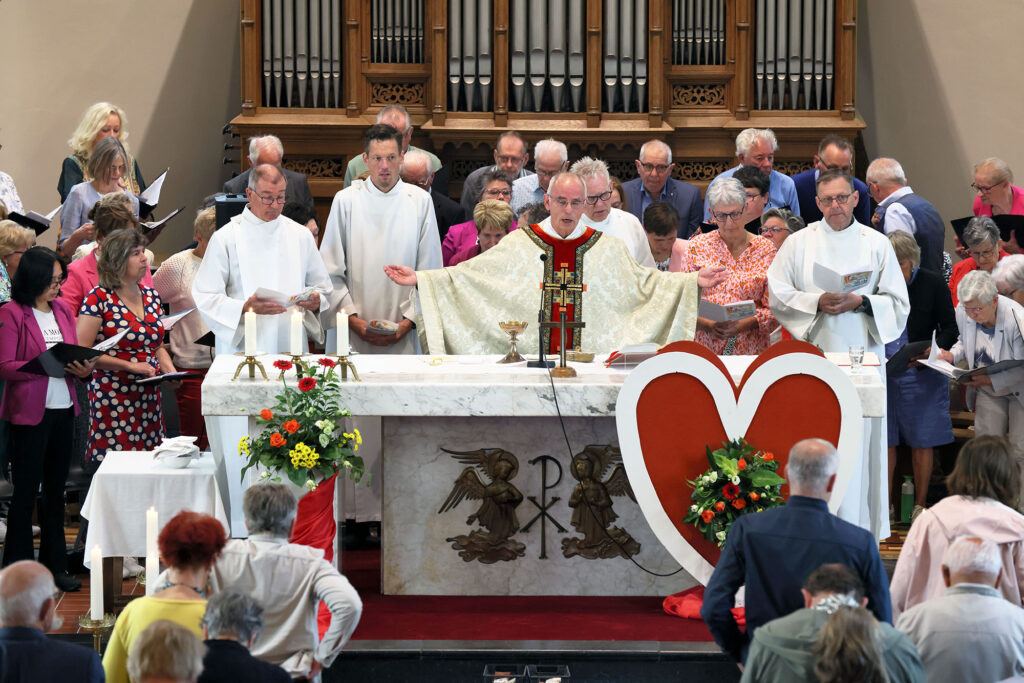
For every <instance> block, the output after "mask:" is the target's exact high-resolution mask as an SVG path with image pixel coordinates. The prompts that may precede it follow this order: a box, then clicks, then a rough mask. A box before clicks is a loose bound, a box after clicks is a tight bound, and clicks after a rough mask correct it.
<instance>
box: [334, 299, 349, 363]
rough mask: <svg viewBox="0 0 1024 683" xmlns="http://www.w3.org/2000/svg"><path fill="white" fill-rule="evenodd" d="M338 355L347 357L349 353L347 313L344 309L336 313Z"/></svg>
mask: <svg viewBox="0 0 1024 683" xmlns="http://www.w3.org/2000/svg"><path fill="white" fill-rule="evenodd" d="M337 326H338V355H339V356H347V355H348V352H349V347H348V313H346V312H345V309H344V308H343V309H341V310H340V311H338V322H337Z"/></svg>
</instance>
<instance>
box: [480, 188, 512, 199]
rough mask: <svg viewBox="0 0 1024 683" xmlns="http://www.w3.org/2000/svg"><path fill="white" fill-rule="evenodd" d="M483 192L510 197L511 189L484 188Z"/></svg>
mask: <svg viewBox="0 0 1024 683" xmlns="http://www.w3.org/2000/svg"><path fill="white" fill-rule="evenodd" d="M484 194H485V195H488V196H490V197H511V196H512V190H498V189H490V190H484Z"/></svg>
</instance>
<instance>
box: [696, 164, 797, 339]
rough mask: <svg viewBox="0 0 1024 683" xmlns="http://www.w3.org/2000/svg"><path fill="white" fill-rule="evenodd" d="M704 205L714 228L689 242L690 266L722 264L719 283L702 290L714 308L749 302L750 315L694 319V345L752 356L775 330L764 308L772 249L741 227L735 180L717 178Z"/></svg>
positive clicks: (741, 200)
mask: <svg viewBox="0 0 1024 683" xmlns="http://www.w3.org/2000/svg"><path fill="white" fill-rule="evenodd" d="M707 200H708V206H709V208H710V212H711V217H712V219H713V220H714V222H715V224H716V225H717V226H718V228H717V229H716V230H712V231H711V232H708V233H704V234H702V235H696V236H694V237H692V238H691V239H690V260H691V265H690V268H691V269H692V270H698V269H700V268H704V267H714V266H725V269H726V274H727V279H726V281H725V282H723V283H721V284H718V285H715V286H714V287H709V288H707V289H704V290H703V291H702V296H703V298H704V299H705V300H707V301H710V302H712V303H716V304H731V303H736V302H738V301H752V302H754V311H755V312H754V315H751V316H747V317H744V318H741V319H740V320H725V321H720V322H715V321H713V320H710V319H708V318H704V317H701V316H698V318H697V333H696V335H695V336H694V341H696V342H698V343H700V344H703V345H704V346H706V347H708V348H709V349H711V350H712V351H714V352H715V353H716V354H719V355H729V354H738V355H739V354H749V355H756V354H758V353H761V352H762V351H764V350H765V349H766V348H768V343H769V341H768V337H769V334H770V333H771V331H772V330H774V329H775V327H776V326H777V324H778V323H777V322H776V321H775V317H774V316H773V315H772V312H771V310H770V309H769V308H768V280H767V272H768V266H770V265H771V263H772V259H773V258H775V245H773V244H772V243H771V242H770V241H769V240H767V239H765V238H764V237H761V236H759V235H753V234H751V233H750V232H748V231H747V230H746V229H745V228H744V226H743V211H744V207H745V205H746V203H747V195H746V193H745V192H744V191H743V185H741V184H740V182H739V181H738V180H736V179H735V178H719V179H718V180H716V181H715V182H713V183H712V184H711V187H710V188H708V196H707Z"/></svg>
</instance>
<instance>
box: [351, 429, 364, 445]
mask: <svg viewBox="0 0 1024 683" xmlns="http://www.w3.org/2000/svg"><path fill="white" fill-rule="evenodd" d="M352 431H353V432H355V435H356V443H357V444H359V445H360V446H362V445H363V435H362V434H360V433H359V430H358V429H353V430H352Z"/></svg>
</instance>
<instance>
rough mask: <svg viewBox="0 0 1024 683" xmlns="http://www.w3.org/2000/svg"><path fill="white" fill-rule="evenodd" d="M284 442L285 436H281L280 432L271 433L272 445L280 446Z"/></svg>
mask: <svg viewBox="0 0 1024 683" xmlns="http://www.w3.org/2000/svg"><path fill="white" fill-rule="evenodd" d="M284 444H285V441H284V437H283V436H281V433H280V432H274V433H273V434H271V435H270V445H271V446H273V447H274V448H277V447H278V446H283V445H284Z"/></svg>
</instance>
